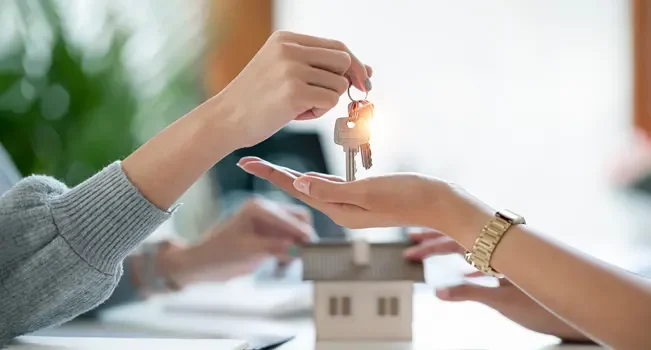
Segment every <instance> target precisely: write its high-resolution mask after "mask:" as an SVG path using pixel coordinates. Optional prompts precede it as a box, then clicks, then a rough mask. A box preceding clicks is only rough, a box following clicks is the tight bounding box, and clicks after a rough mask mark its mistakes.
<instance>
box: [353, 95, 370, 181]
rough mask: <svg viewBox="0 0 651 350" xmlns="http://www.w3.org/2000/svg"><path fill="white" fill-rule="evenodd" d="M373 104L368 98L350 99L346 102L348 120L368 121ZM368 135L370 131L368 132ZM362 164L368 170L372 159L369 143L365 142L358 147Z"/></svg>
mask: <svg viewBox="0 0 651 350" xmlns="http://www.w3.org/2000/svg"><path fill="white" fill-rule="evenodd" d="M374 109H375V106H374V105H373V103H371V102H369V101H368V100H358V101H352V102H351V103H349V104H348V120H349V121H351V122H357V121H358V120H364V121H367V122H368V121H370V120H371V119H373V116H374ZM369 136H370V133H369ZM359 150H360V154H361V158H362V166H363V167H364V169H366V170H368V169H370V168H371V167H372V166H373V159H372V153H371V144H370V143H368V142H367V143H365V144H363V145H360V147H359Z"/></svg>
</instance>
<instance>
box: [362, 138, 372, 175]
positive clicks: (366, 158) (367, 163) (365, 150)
mask: <svg viewBox="0 0 651 350" xmlns="http://www.w3.org/2000/svg"><path fill="white" fill-rule="evenodd" d="M359 153H360V154H361V158H362V166H363V167H364V169H366V170H368V169H371V167H372V166H373V159H372V158H371V156H372V154H371V144H370V143H368V142H367V143H365V144H363V145H361V146H359Z"/></svg>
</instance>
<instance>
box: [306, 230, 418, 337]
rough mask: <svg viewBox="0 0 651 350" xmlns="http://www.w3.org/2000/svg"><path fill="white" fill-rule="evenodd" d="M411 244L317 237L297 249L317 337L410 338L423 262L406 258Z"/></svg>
mask: <svg viewBox="0 0 651 350" xmlns="http://www.w3.org/2000/svg"><path fill="white" fill-rule="evenodd" d="M409 246H410V243H406V242H398V243H369V242H366V241H362V240H357V241H352V242H351V241H322V242H319V243H314V244H310V245H308V246H306V247H304V249H303V250H302V259H303V279H304V280H306V281H312V282H314V324H315V327H316V334H317V338H318V339H319V340H331V341H336V340H370V341H378V340H379V341H410V340H411V339H412V311H413V307H412V297H413V289H414V282H424V274H423V266H422V264H416V263H411V262H408V261H405V259H403V257H402V252H403V250H404V249H405V248H407V247H409Z"/></svg>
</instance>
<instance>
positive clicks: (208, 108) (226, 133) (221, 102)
mask: <svg viewBox="0 0 651 350" xmlns="http://www.w3.org/2000/svg"><path fill="white" fill-rule="evenodd" d="M228 91H229V89H228V87H226V88H225V89H224V90H222V91H221V92H220V93H218V94H217V95H215V96H213V97H212V98H210V99H209V100H208V101H206V102H205V103H203V104H202V105H200V106H199V107H197V109H196V112H197V114H199V115H200V116H201V117H200V118H202V119H203V120H204V121H205V127H206V130H210V131H209V132H208V133H207V134H208V135H207V136H208V137H211V139H213V140H215V138H216V137H215V135H219V139H221V140H222V141H219V140H216V141H217V142H216V144H215V147H222V144H225V145H227V146H228V148H229V150H228V152H227V153H226V154H229V153H231V152H233V151H235V150H238V149H240V148H245V147H249V146H252V145H251V144H249V141H248V132H247V129H248V125H247V118H246V116H245V115H243V113H242V108H241V106H240V107H238V106H237V105H235V104H234V101H235V99H232V98H229V96H228ZM210 135H212V136H210Z"/></svg>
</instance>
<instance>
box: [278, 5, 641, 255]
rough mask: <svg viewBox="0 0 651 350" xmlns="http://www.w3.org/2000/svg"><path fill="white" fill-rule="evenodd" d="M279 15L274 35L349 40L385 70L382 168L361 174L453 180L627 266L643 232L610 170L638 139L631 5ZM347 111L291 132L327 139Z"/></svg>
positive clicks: (338, 159)
mask: <svg viewBox="0 0 651 350" xmlns="http://www.w3.org/2000/svg"><path fill="white" fill-rule="evenodd" d="M276 13H277V18H276V23H277V29H286V30H293V31H299V32H304V33H307V34H312V35H318V36H325V37H331V38H336V39H339V40H342V41H344V42H345V43H346V44H347V45H348V46H349V47H350V48H351V49H352V50H353V51H354V53H355V54H356V55H357V56H358V57H360V58H361V59H362V60H363V61H364V62H366V63H368V64H370V65H372V66H373V68H374V69H375V75H374V77H373V86H374V89H373V91H372V92H371V94H370V96H369V99H371V100H373V101H374V102H375V104H376V111H377V118H376V124H378V125H376V130H375V134H374V135H373V142H372V146H373V150H374V164H375V166H374V168H373V169H372V170H371V171H369V172H365V173H364V172H362V173H361V174H359V175H360V176H368V175H376V174H383V173H386V172H391V171H396V170H407V171H419V172H424V173H428V174H432V175H435V176H439V177H443V178H446V179H450V180H453V181H455V182H458V183H460V184H462V185H463V186H465V187H466V188H467V189H469V190H470V191H471V192H472V193H474V194H475V195H477V196H478V197H480V198H482V199H483V200H485V201H487V202H488V203H490V204H492V205H493V206H495V207H497V208H502V207H506V208H510V209H512V210H514V211H516V212H519V213H521V214H523V215H525V216H526V217H527V219H528V220H529V221H530V223H532V224H533V225H535V226H537V227H539V228H541V229H543V230H545V231H546V232H547V233H549V234H550V235H553V236H554V237H556V238H558V239H561V240H563V241H565V242H567V243H570V244H573V245H576V246H578V247H580V248H583V249H586V250H588V251H590V252H592V253H595V254H597V255H600V256H602V257H604V258H609V259H619V258H622V253H621V250H622V249H626V243H627V238H628V237H630V233H631V232H632V230H633V228H632V224H630V221H631V220H630V217H629V216H628V215H627V212H626V210H625V208H624V207H622V206H621V205H620V204H618V202H617V201H616V200H615V198H616V197H615V196H614V194H615V192H614V190H613V189H612V188H611V186H610V184H609V179H608V177H607V175H608V172H609V171H610V169H609V168H608V166H609V165H610V164H611V163H612V161H613V159H614V158H615V157H616V156H617V155H618V151H619V150H620V147H621V146H622V145H623V143H624V142H626V141H627V140H628V137H629V133H630V132H631V130H630V124H631V122H630V118H631V113H632V111H631V98H632V87H631V82H632V72H631V69H632V61H631V60H632V54H631V33H630V32H629V28H630V16H629V4H628V2H627V1H620V0H573V1H564V0H528V1H515V0H512V1H497V0H491V1H472V0H462V1H444V0H434V1H415V0H405V1H400V2H396V1H377V0H357V1H346V0H328V1H300V0H278V1H277V11H276ZM347 103H348V98H347V97H344V98H342V99H341V103H340V105H339V106H338V107H337V108H336V109H335V110H334V111H333V112H331V113H330V114H329V115H328V116H327V118H325V119H323V120H320V121H318V122H309V123H301V124H299V125H294V126H295V127H297V128H317V129H318V130H320V131H322V132H323V133H324V135H327V137H330V135H331V129H332V127H333V124H334V118H335V117H338V116H343V115H344V113H345V106H346V104H347ZM329 151H330V155H329V156H330V157H331V160H332V161H333V162H334V166H335V171H336V172H337V173H339V174H343V172H344V166H343V165H344V160H343V153H342V152H341V151H340V150H339V149H338V148H336V147H335V146H334V144H333V145H332V146H331V148H330V149H329ZM498 159H502V160H501V161H498ZM614 247H621V248H622V249H620V250H619V252H618V253H616V251H618V250H616V249H613V248H614Z"/></svg>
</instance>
